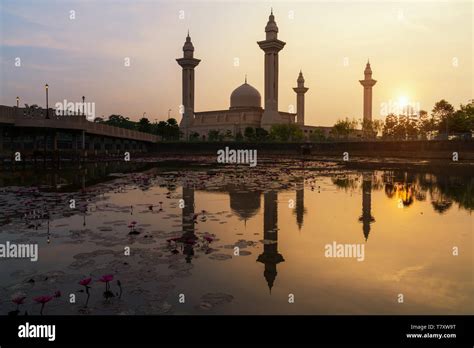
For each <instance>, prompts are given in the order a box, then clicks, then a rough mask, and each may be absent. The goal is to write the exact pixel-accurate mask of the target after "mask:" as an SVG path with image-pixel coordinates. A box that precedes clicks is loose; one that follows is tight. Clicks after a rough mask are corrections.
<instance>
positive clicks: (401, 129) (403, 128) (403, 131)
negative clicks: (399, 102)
mask: <svg viewBox="0 0 474 348" xmlns="http://www.w3.org/2000/svg"><path fill="white" fill-rule="evenodd" d="M407 123H408V116H406V115H398V118H397V123H396V125H395V127H394V129H393V137H394V139H397V140H406V138H407Z"/></svg>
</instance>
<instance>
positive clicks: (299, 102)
mask: <svg viewBox="0 0 474 348" xmlns="http://www.w3.org/2000/svg"><path fill="white" fill-rule="evenodd" d="M296 82H298V87H295V88H293V90H294V91H295V92H296V123H297V124H299V125H301V126H303V125H304V94H305V93H306V92H307V91H308V89H309V88H306V87H305V86H304V77H303V72H302V71H301V70H300V74H299V76H298V79H297V80H296Z"/></svg>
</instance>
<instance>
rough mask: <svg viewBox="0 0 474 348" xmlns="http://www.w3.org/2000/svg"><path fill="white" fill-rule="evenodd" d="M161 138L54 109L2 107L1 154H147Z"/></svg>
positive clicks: (0, 111) (0, 121)
mask: <svg viewBox="0 0 474 348" xmlns="http://www.w3.org/2000/svg"><path fill="white" fill-rule="evenodd" d="M158 140H159V137H158V136H156V135H153V134H148V133H143V132H138V131H135V130H131V129H124V128H119V127H114V126H110V125H107V124H103V123H96V122H90V121H88V120H87V118H86V116H84V115H56V112H55V110H53V109H50V110H49V112H48V117H46V110H45V109H41V108H38V109H32V108H26V107H25V108H21V107H10V106H5V105H0V154H2V153H3V154H7V153H9V154H12V153H13V152H17V151H19V152H21V153H25V154H28V153H38V152H44V153H46V152H49V151H53V152H64V153H66V152H81V153H83V154H84V155H86V156H87V153H89V154H98V153H106V154H114V153H116V154H118V153H121V152H123V151H136V152H146V151H148V149H150V148H151V146H152V145H153V144H155V143H156V142H158Z"/></svg>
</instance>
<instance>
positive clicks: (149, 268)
mask: <svg viewBox="0 0 474 348" xmlns="http://www.w3.org/2000/svg"><path fill="white" fill-rule="evenodd" d="M473 195H474V179H473V178H472V177H471V176H470V175H467V174H463V173H462V172H461V173H456V174H449V175H447V174H439V173H436V172H430V171H429V170H426V172H423V171H417V172H410V171H404V170H396V169H395V170H390V171H387V170H363V171H362V170H349V169H345V168H343V167H340V166H339V165H337V164H335V163H330V162H325V163H318V162H313V163H307V164H306V165H305V166H304V167H303V166H302V165H301V164H300V163H296V162H295V163H292V162H285V163H263V164H259V166H257V167H256V168H249V167H246V166H237V167H236V166H230V167H219V168H215V167H212V166H194V167H193V166H180V165H177V164H169V163H168V164H166V163H135V164H131V165H127V166H125V165H124V164H119V163H100V164H88V165H86V166H81V167H69V168H68V167H66V168H62V169H59V170H58V169H56V170H46V169H44V170H42V169H40V168H36V169H34V170H31V169H29V170H28V169H25V170H18V171H3V172H0V244H3V245H5V244H6V243H7V242H9V243H14V244H17V245H18V244H36V243H37V244H38V248H39V258H38V261H36V262H32V261H30V260H27V259H12V258H10V259H7V258H0V315H6V314H8V313H9V312H12V311H15V310H16V308H17V305H16V304H15V303H13V302H12V297H13V298H15V297H16V298H18V297H23V296H26V299H25V300H24V303H21V304H20V306H19V307H18V308H19V312H18V313H19V314H20V315H23V314H24V312H25V311H27V312H28V314H30V315H31V314H39V313H40V309H41V304H39V303H36V302H37V301H36V302H35V300H34V299H35V298H36V297H38V296H44V295H50V296H52V299H51V300H50V301H49V302H47V303H46V304H45V306H44V310H43V314H44V315H48V314H92V315H94V314H95V315H100V314H467V313H471V314H472V313H473V312H474V302H473V299H472V294H473V293H474V284H473V274H472V266H473V263H472V251H473V239H472V232H473V229H472V228H473V224H472V223H473V220H472V215H471V213H472V209H473V207H474V197H473ZM340 244H344V245H350V246H353V247H354V249H351V250H359V252H360V251H363V254H358V255H355V254H353V255H351V254H347V252H346V253H345V254H339V255H336V253H333V254H332V255H333V256H340V257H330V256H331V254H328V250H329V249H330V250H333V249H331V248H332V247H333V246H334V245H336V246H337V245H340ZM333 251H334V252H335V250H333ZM104 275H113V280H111V281H110V282H108V283H107V285H106V283H105V282H101V281H100V279H101V278H102V277H103V276H104ZM87 278H92V279H91V282H90V284H89V288H88V289H87V291H89V294H90V296H89V300H87V298H88V296H87V294H86V287H85V286H84V285H81V284H79V282H80V281H81V280H84V279H87ZM104 279H105V278H102V280H104ZM109 279H110V277H109ZM117 281H119V282H117ZM106 287H107V290H109V292H108V293H106V292H105V290H106ZM58 291H59V292H58ZM54 294H56V296H55V295H54ZM71 295H73V296H71ZM71 298H74V302H73V301H72V300H71ZM71 302H73V303H71ZM86 302H87V306H85V304H86Z"/></svg>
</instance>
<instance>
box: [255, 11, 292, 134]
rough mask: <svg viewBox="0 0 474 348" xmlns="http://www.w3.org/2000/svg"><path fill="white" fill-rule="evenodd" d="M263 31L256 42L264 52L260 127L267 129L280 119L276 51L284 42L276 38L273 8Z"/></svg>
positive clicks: (278, 50)
mask: <svg viewBox="0 0 474 348" xmlns="http://www.w3.org/2000/svg"><path fill="white" fill-rule="evenodd" d="M265 33H266V39H265V40H264V41H258V42H257V43H258V45H259V46H260V48H261V49H262V50H263V51H264V52H265V111H264V112H263V116H262V128H266V129H269V128H270V127H271V126H272V125H273V124H275V123H280V121H281V119H280V114H279V113H278V52H280V51H281V50H282V49H283V47H284V46H285V44H286V43H285V42H283V41H280V40H278V27H277V25H276V23H275V17H274V16H273V10H272V12H271V14H270V17H269V18H268V23H267V26H266V27H265Z"/></svg>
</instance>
